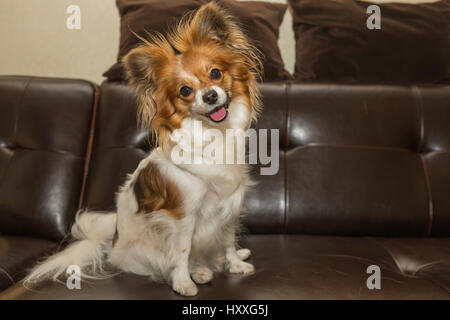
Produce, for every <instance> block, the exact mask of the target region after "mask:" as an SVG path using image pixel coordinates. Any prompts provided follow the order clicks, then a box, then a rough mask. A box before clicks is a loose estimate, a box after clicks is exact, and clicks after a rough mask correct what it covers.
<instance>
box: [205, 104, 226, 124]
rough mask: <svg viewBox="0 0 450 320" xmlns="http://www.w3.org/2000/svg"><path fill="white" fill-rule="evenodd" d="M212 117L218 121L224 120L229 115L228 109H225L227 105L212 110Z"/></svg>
mask: <svg viewBox="0 0 450 320" xmlns="http://www.w3.org/2000/svg"><path fill="white" fill-rule="evenodd" d="M209 116H210V117H211V119H213V120H214V121H216V122H219V121H222V120H223V119H224V118H225V117H226V116H227V110H225V107H221V108H219V109H217V110H215V111H214V112H211V114H210V115H209Z"/></svg>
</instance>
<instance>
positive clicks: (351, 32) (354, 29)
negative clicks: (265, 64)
mask: <svg viewBox="0 0 450 320" xmlns="http://www.w3.org/2000/svg"><path fill="white" fill-rule="evenodd" d="M290 3H291V5H292V8H293V13H294V31H295V37H296V51H297V52H296V65H295V78H296V79H297V80H300V81H314V82H349V83H352V82H359V83H401V84H412V83H448V82H449V80H450V47H449V46H450V39H449V36H450V35H449V32H450V31H449V28H450V0H442V1H440V2H435V3H421V4H405V3H388V4H387V3H386V4H377V5H378V6H379V8H380V12H381V29H373V30H369V29H368V28H367V25H366V21H367V18H368V17H369V16H370V15H371V14H368V13H366V10H367V8H368V7H369V6H370V5H372V4H374V3H369V2H362V1H355V0H321V1H317V0H290Z"/></svg>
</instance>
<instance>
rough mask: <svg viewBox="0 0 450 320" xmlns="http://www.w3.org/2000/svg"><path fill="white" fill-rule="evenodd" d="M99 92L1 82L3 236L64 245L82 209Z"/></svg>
mask: <svg viewBox="0 0 450 320" xmlns="http://www.w3.org/2000/svg"><path fill="white" fill-rule="evenodd" d="M95 92H96V87H95V86H94V85H93V84H91V83H89V82H86V81H81V80H64V79H49V78H33V77H9V76H1V77H0V233H4V234H10V235H20V236H32V237H42V238H47V239H51V240H59V239H61V238H62V237H64V235H65V234H66V232H67V230H68V227H69V225H70V223H71V222H72V221H73V217H74V215H75V213H76V211H77V209H78V205H79V199H80V190H81V186H82V180H83V171H84V165H85V153H86V149H87V144H88V139H89V130H90V123H91V117H92V111H93V106H94V100H95V98H94V95H95Z"/></svg>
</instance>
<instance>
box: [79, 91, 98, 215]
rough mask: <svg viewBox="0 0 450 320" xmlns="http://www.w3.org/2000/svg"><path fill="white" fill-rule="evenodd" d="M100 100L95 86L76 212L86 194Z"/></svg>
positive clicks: (81, 205)
mask: <svg viewBox="0 0 450 320" xmlns="http://www.w3.org/2000/svg"><path fill="white" fill-rule="evenodd" d="M99 99H100V88H99V87H97V86H95V92H94V104H93V106H92V116H91V123H90V128H89V138H88V142H87V146H86V159H85V161H84V168H83V178H82V181H81V190H80V198H79V201H78V210H81V208H82V207H83V204H84V194H85V192H86V183H87V177H88V174H89V166H90V162H91V157H92V149H93V145H94V135H95V122H96V120H97V109H98V102H99Z"/></svg>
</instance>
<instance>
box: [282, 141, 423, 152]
mask: <svg viewBox="0 0 450 320" xmlns="http://www.w3.org/2000/svg"><path fill="white" fill-rule="evenodd" d="M311 147H317V148H327V147H329V148H353V149H367V150H383V151H396V152H411V153H412V152H413V153H415V152H414V151H412V150H410V149H407V148H397V147H381V146H364V145H356V144H355V145H351V144H348V145H346V144H327V143H308V144H305V145H301V146H295V147H293V148H292V149H290V150H288V152H291V151H293V150H298V149H306V148H311Z"/></svg>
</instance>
